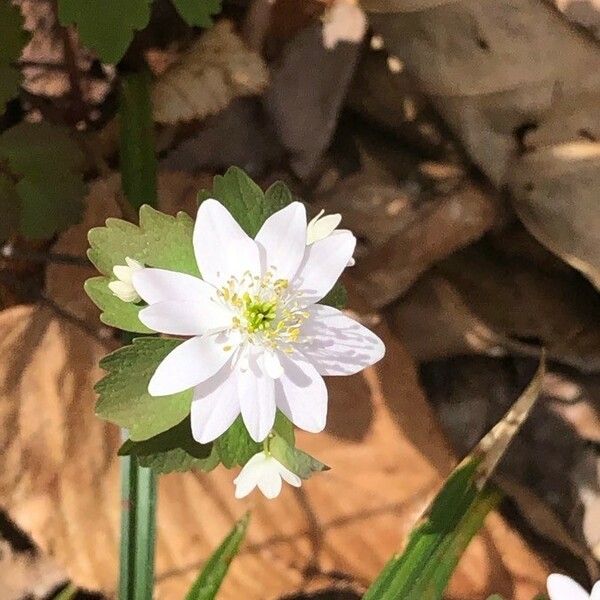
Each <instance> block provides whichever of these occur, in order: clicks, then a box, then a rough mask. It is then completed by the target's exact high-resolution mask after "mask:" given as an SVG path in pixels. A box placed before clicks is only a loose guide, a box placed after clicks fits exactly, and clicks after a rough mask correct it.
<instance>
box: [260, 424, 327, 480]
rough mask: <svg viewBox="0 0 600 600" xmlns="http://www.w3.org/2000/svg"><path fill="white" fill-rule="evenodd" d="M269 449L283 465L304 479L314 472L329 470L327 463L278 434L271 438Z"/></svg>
mask: <svg viewBox="0 0 600 600" xmlns="http://www.w3.org/2000/svg"><path fill="white" fill-rule="evenodd" d="M269 451H270V452H271V454H272V455H273V456H274V457H275V458H276V459H277V460H278V461H279V462H280V463H281V464H282V465H284V466H285V467H287V468H288V469H289V470H290V471H292V473H296V475H298V477H301V478H302V479H308V478H309V477H310V476H311V475H312V474H313V473H318V472H320V471H328V470H329V467H328V466H327V465H325V464H323V463H322V462H319V461H318V460H317V459H316V458H313V457H312V456H310V454H307V453H306V452H302V450H298V449H297V448H294V446H293V444H290V443H289V442H288V441H287V440H285V439H284V438H283V437H281V436H280V435H277V434H276V435H274V436H273V437H272V438H270V439H269Z"/></svg>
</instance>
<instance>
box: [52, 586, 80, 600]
mask: <svg viewBox="0 0 600 600" xmlns="http://www.w3.org/2000/svg"><path fill="white" fill-rule="evenodd" d="M78 591H79V590H78V589H77V588H76V587H75V586H74V585H73V584H72V583H70V584H69V585H68V586H67V587H66V588H64V589H63V590H61V591H60V592H58V594H56V596H54V598H53V600H75V598H76V596H77V593H78Z"/></svg>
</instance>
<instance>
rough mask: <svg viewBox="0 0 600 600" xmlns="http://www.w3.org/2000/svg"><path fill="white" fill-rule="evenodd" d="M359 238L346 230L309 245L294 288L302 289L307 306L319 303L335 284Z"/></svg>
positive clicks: (303, 299) (303, 302)
mask: <svg viewBox="0 0 600 600" xmlns="http://www.w3.org/2000/svg"><path fill="white" fill-rule="evenodd" d="M355 246H356V238H355V237H354V235H352V233H350V232H349V231H347V230H341V231H334V232H333V233H332V234H331V235H330V236H329V237H326V238H325V239H324V240H320V241H318V242H315V243H314V244H311V245H310V246H307V247H306V253H305V255H304V260H303V262H302V265H301V266H300V268H299V269H298V273H297V274H296V277H295V278H294V282H293V283H292V287H293V288H294V289H296V290H299V291H300V292H302V298H301V302H302V304H303V305H304V306H306V305H308V304H313V303H315V302H318V301H319V300H320V299H321V298H323V296H325V295H326V294H327V292H328V291H329V290H330V289H331V288H332V287H333V285H334V284H335V282H336V281H337V280H338V279H339V277H340V275H341V274H342V271H343V270H344V269H345V268H346V266H347V265H348V261H349V260H350V258H352V253H353V252H354V247H355Z"/></svg>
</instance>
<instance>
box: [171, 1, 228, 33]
mask: <svg viewBox="0 0 600 600" xmlns="http://www.w3.org/2000/svg"><path fill="white" fill-rule="evenodd" d="M173 4H174V5H175V7H176V8H177V10H178V11H179V14H180V15H181V18H182V19H183V20H184V21H185V22H186V23H187V24H188V25H192V26H195V27H210V26H211V25H212V19H211V17H212V16H213V15H216V14H218V13H219V12H221V0H173Z"/></svg>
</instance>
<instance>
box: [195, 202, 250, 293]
mask: <svg viewBox="0 0 600 600" xmlns="http://www.w3.org/2000/svg"><path fill="white" fill-rule="evenodd" d="M194 252H195V254H196V261H197V262H198V268H199V269H200V271H201V273H202V278H203V279H204V280H205V281H208V282H209V283H212V284H213V285H214V286H216V287H221V286H223V285H225V283H226V282H227V281H228V279H229V278H230V277H237V278H238V279H240V278H241V277H242V275H243V274H244V273H245V272H246V271H249V272H250V273H251V274H252V275H260V258H259V253H258V246H257V245H256V242H255V241H254V240H253V239H252V238H251V237H249V236H248V235H247V234H246V232H245V231H244V230H243V229H242V228H241V227H240V226H239V225H238V223H237V222H236V220H235V219H234V218H233V217H232V216H231V214H230V213H229V211H228V210H227V209H226V208H225V207H224V206H223V205H222V204H221V203H220V202H218V201H217V200H213V199H210V198H209V199H208V200H205V201H204V202H203V203H202V204H201V205H200V208H199V209H198V216H197V218H196V225H195V227H194Z"/></svg>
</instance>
